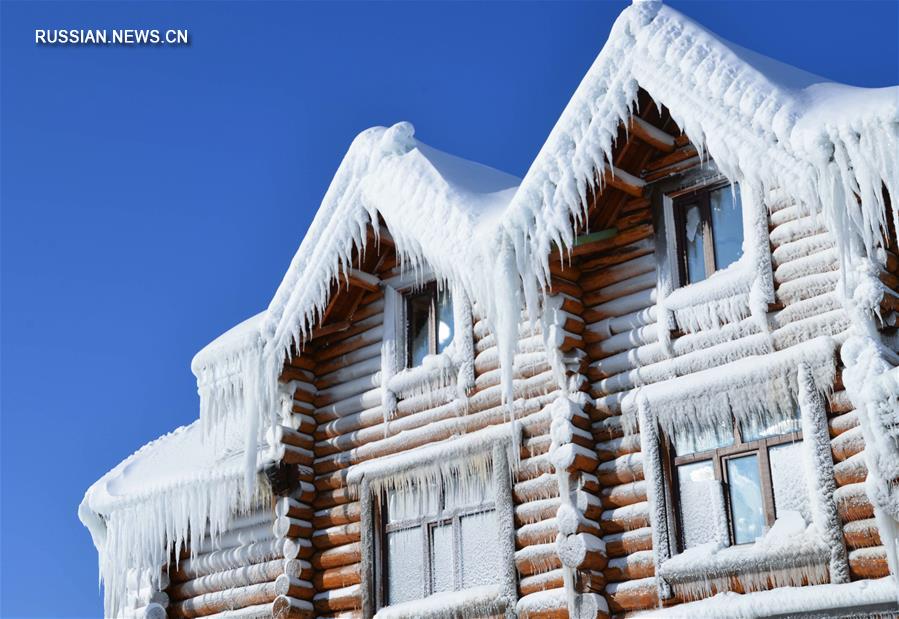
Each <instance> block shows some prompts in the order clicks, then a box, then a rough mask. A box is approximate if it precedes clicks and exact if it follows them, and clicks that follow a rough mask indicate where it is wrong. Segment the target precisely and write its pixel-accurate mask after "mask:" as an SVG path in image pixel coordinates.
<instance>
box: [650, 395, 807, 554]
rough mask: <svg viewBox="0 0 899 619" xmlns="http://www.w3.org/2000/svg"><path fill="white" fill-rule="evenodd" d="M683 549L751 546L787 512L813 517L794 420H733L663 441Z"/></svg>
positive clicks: (667, 472) (676, 521) (798, 432)
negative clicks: (754, 423)
mask: <svg viewBox="0 0 899 619" xmlns="http://www.w3.org/2000/svg"><path fill="white" fill-rule="evenodd" d="M665 448H666V449H667V451H668V453H669V455H670V457H669V458H667V460H668V463H669V466H668V470H667V471H666V474H667V477H668V481H669V487H671V488H672V489H673V495H674V496H673V499H674V501H673V502H674V506H675V512H676V519H675V526H676V532H677V536H676V539H677V541H678V546H679V550H680V551H683V550H687V549H688V548H692V547H694V546H698V545H700V544H705V543H708V542H712V541H717V542H723V543H724V544H725V545H739V544H751V543H753V542H754V541H755V540H756V539H757V538H759V537H761V536H762V535H764V533H765V531H766V530H767V528H768V527H770V526H771V525H772V524H774V521H775V520H776V518H777V517H778V515H779V514H780V513H782V512H783V511H785V510H792V511H797V512H799V513H800V514H801V515H802V517H803V519H804V520H805V522H807V523H808V522H810V521H811V515H810V506H809V499H808V487H807V483H806V480H805V478H804V471H805V467H804V466H803V464H802V457H803V456H802V435H801V432H800V423H799V413H798V411H797V414H796V417H795V418H793V419H788V420H786V421H782V422H780V423H778V424H773V425H770V426H768V427H764V428H750V427H747V426H741V425H740V424H738V423H733V425H732V426H728V427H719V428H715V429H713V430H711V431H709V432H708V433H706V434H705V435H700V436H695V435H690V436H684V437H677V436H675V437H673V438H672V439H671V440H669V441H667V444H666V445H665Z"/></svg>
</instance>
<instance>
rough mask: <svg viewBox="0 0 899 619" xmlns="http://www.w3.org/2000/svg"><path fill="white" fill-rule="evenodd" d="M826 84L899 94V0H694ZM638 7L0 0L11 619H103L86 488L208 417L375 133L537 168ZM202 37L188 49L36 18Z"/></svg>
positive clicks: (695, 11) (6, 564)
mask: <svg viewBox="0 0 899 619" xmlns="http://www.w3.org/2000/svg"><path fill="white" fill-rule="evenodd" d="M670 4H672V5H673V6H674V7H675V8H678V9H680V10H682V11H683V12H685V13H687V14H688V15H690V16H691V17H693V18H694V19H696V20H697V21H699V22H700V23H702V24H704V25H705V26H706V27H708V28H709V29H711V30H713V31H715V32H717V33H718V34H719V35H721V36H724V37H725V38H728V39H730V40H732V41H734V42H736V43H739V44H740V45H743V46H745V47H748V48H750V49H754V50H756V51H759V52H761V53H763V54H767V55H769V56H772V57H775V58H777V59H779V60H782V61H784V62H788V63H790V64H794V65H797V66H799V67H801V68H803V69H806V70H809V71H811V72H813V73H818V74H820V75H824V76H826V77H829V78H832V79H835V80H838V81H844V82H847V83H851V84H856V85H862V86H884V85H891V84H896V83H899V77H897V74H899V66H897V62H899V49H897V37H896V35H897V23H899V4H897V3H896V2H894V1H891V2H815V3H813V2H714V3H713V2H676V1H672V2H671V3H670ZM624 6H625V3H622V2H598V3H597V2H594V3H584V2H577V3H567V2H553V3H486V4H476V3H449V4H443V3H428V4H412V3H370V4H352V3H341V4H336V5H335V4H324V3H286V2H283V3H272V4H250V3H244V2H227V3H219V4H215V3H211V2H189V3H183V4H174V3H165V2H159V3H155V2H154V3H140V2H138V3H128V4H120V3H115V2H72V3H52V2H41V3H14V2H8V1H5V2H2V4H0V21H2V25H0V28H2V30H0V52H2V55H0V62H2V67H0V69H2V71H0V79H2V83H0V95H2V101H0V122H2V130H0V208H2V220H0V259H2V264H0V268H2V295H0V299H2V308H0V312H2V315H0V321H2V323H0V324H2V335H0V363H2V368H0V372H2V373H0V381H2V382H0V389H2V391H0V398H2V400H0V406H2V411H0V421H2V429H0V434H2V438H0V440H2V447H0V459H2V469H0V475H2V477H0V484H2V504H0V509H2V520H0V543H2V556H0V566H2V567H0V569H2V574H0V578H2V589H0V596H2V597H0V616H2V617H4V618H6V617H21V616H32V617H99V616H101V615H102V605H101V600H100V596H99V594H98V590H97V573H96V554H95V552H94V549H93V546H92V545H91V542H90V536H89V535H88V533H87V531H86V530H85V529H83V528H82V526H81V525H80V523H79V522H78V519H77V515H76V508H77V505H78V503H79V501H80V500H81V497H82V494H83V492H84V490H85V489H86V488H87V487H88V485H90V483H92V482H93V481H94V480H95V479H97V478H98V477H99V476H100V475H102V474H103V473H104V472H105V471H106V470H108V469H109V468H111V467H112V466H114V465H115V464H116V463H118V462H119V461H120V460H121V459H123V458H125V457H126V456H128V455H129V454H130V453H131V452H133V451H134V450H135V449H137V448H138V447H140V446H141V445H142V444H143V443H145V442H146V441H148V440H150V439H152V438H155V437H156V436H158V435H160V434H162V433H165V432H167V431H169V430H171V429H173V428H175V427H176V426H178V425H182V424H185V423H189V422H190V421H192V420H193V419H194V418H196V416H197V396H196V391H195V384H194V379H193V376H192V374H191V373H190V369H189V363H190V359H191V357H192V356H193V354H194V353H195V352H196V351H197V350H199V349H200V348H201V347H202V346H203V345H204V344H205V343H206V342H208V341H209V340H211V339H213V338H214V337H216V336H217V335H219V334H220V333H221V332H223V331H224V330H226V329H227V328H228V327H230V326H231V325H233V324H235V323H237V322H239V321H241V320H243V319H244V318H246V317H248V316H250V315H252V314H254V313H256V312H258V311H260V310H261V309H263V308H264V307H265V306H266V304H267V303H268V300H269V299H270V297H271V295H272V294H273V292H274V290H275V287H276V286H277V284H278V282H279V280H280V277H281V275H282V274H283V272H284V270H285V269H286V267H287V265H288V262H289V260H290V258H291V256H292V255H293V252H294V251H295V249H296V247H297V246H298V245H299V242H300V240H301V239H302V237H303V234H304V232H305V230H306V228H307V226H308V224H309V222H310V221H311V219H312V217H313V214H314V212H315V208H316V206H317V204H318V203H319V201H320V199H321V196H322V195H323V193H324V191H325V189H326V188H327V185H328V183H329V182H330V179H331V175H332V174H333V172H334V170H335V169H336V168H337V165H338V163H339V161H340V159H341V157H342V155H343V153H344V152H345V149H346V148H347V146H348V145H349V143H350V141H351V140H352V138H353V136H354V135H355V134H356V133H358V132H359V131H360V130H362V129H364V128H366V127H369V126H372V125H377V124H381V125H384V124H392V123H394V122H396V121H398V120H410V121H412V122H413V123H414V124H415V126H416V128H417V136H418V137H419V138H420V139H422V140H423V141H425V142H427V143H429V144H431V145H433V146H435V147H438V148H440V149H443V150H447V151H450V152H452V153H455V154H458V155H461V156H464V157H467V158H470V159H475V160H478V161H481V162H483V163H486V164H489V165H492V166H494V167H497V168H500V169H502V170H506V171H508V172H511V173H514V174H517V175H522V174H523V173H524V171H525V170H526V169H527V166H528V165H529V163H530V162H531V160H532V159H533V157H534V155H535V154H536V152H537V151H538V150H539V148H540V146H541V144H542V143H543V140H544V139H545V138H546V136H547V134H548V132H549V130H550V129H551V127H552V126H553V124H554V122H555V121H556V119H557V118H558V116H559V114H560V112H561V111H562V109H563V107H564V105H565V104H566V102H567V100H568V98H569V96H570V95H571V93H572V92H573V91H574V89H575V88H576V86H577V84H578V83H579V81H580V79H581V77H582V76H583V74H584V72H585V71H586V69H587V67H588V66H589V65H590V63H591V62H592V61H593V58H594V57H595V55H596V53H597V52H598V51H599V49H600V48H601V47H602V44H603V42H604V40H605V38H606V36H607V34H608V31H609V28H610V27H611V24H612V21H613V20H614V17H615V16H616V15H617V13H618V12H619V11H620V10H621V9H622V8H623V7H624ZM104 27H105V28H114V27H138V28H151V27H159V28H169V27H172V28H187V29H189V31H190V36H191V40H192V44H191V45H190V46H189V47H181V48H148V47H144V48H112V47H110V48H101V47H77V48H76V47H58V48H51V47H38V46H36V45H35V44H34V30H35V28H104Z"/></svg>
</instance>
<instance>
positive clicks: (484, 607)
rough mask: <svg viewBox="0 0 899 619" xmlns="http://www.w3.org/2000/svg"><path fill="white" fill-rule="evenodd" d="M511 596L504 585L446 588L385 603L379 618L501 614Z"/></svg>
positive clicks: (401, 618) (429, 617) (430, 617)
mask: <svg viewBox="0 0 899 619" xmlns="http://www.w3.org/2000/svg"><path fill="white" fill-rule="evenodd" d="M507 605H508V600H507V599H506V598H505V597H504V596H503V588H502V586H501V585H483V586H480V587H473V588H471V589H465V590H463V591H444V592H442V593H435V594H434V595H431V596H428V597H426V598H423V599H420V600H410V601H408V602H402V603H401V604H394V605H392V606H386V607H384V608H382V609H381V610H379V611H378V613H377V614H376V615H375V617H376V619H410V618H412V617H421V618H423V619H443V618H444V617H445V618H447V619H450V618H452V617H459V616H464V617H486V616H492V615H497V614H501V613H502V612H503V611H504V610H505V608H506V606H507Z"/></svg>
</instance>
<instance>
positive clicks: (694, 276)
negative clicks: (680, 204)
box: [684, 204, 706, 284]
mask: <svg viewBox="0 0 899 619" xmlns="http://www.w3.org/2000/svg"><path fill="white" fill-rule="evenodd" d="M684 242H685V244H686V247H684V251H685V252H686V258H687V283H690V284H692V283H694V282H700V281H702V280H704V279H705V278H706V273H705V253H704V249H703V235H702V216H701V215H700V210H699V205H698V204H691V205H689V206H686V207H684Z"/></svg>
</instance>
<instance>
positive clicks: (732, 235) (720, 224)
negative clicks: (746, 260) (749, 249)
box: [709, 185, 743, 269]
mask: <svg viewBox="0 0 899 619" xmlns="http://www.w3.org/2000/svg"><path fill="white" fill-rule="evenodd" d="M709 202H710V203H711V207H712V238H713V239H714V244H715V268H716V269H723V268H724V267H726V266H728V265H729V264H731V263H733V262H736V261H737V259H738V258H739V257H740V256H741V255H743V215H742V207H741V203H740V186H739V185H734V186H733V188H731V187H730V186H728V187H722V188H720V189H716V190H714V191H712V192H710V194H709Z"/></svg>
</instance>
